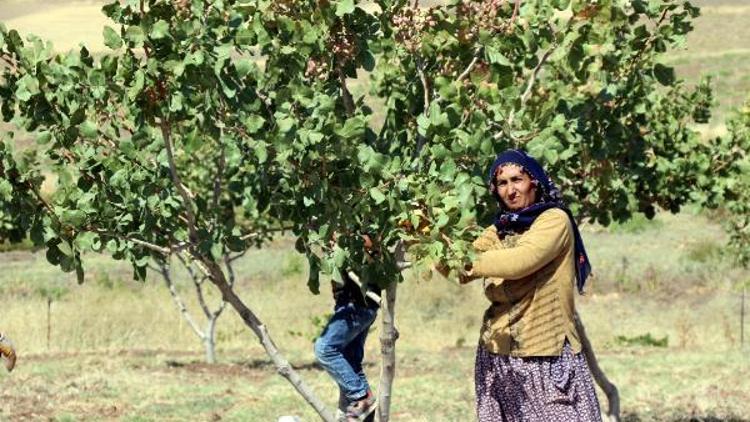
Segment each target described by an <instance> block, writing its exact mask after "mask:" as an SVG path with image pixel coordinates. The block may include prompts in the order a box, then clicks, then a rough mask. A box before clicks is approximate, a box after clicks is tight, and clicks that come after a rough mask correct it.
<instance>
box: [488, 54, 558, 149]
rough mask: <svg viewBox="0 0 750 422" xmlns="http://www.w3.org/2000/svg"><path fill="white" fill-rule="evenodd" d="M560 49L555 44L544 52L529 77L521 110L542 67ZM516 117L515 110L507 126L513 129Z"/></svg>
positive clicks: (522, 97)
mask: <svg viewBox="0 0 750 422" xmlns="http://www.w3.org/2000/svg"><path fill="white" fill-rule="evenodd" d="M557 47H558V44H553V45H552V46H551V47H550V48H549V49H548V50H547V51H545V52H544V55H542V58H541V59H540V60H539V63H537V65H536V66H535V67H534V70H533V71H532V72H531V76H530V77H529V81H528V83H527V84H526V89H525V90H524V92H523V94H522V95H521V105H520V106H519V107H518V109H519V110H523V109H524V107H526V102H528V101H529V98H530V97H531V92H532V89H533V88H534V84H535V83H536V80H537V77H538V76H539V71H540V70H541V69H542V66H544V64H545V63H547V60H548V59H549V56H550V55H552V52H553V51H555V49H556V48H557ZM515 117H516V110H515V109H513V110H511V111H510V114H509V115H508V120H507V123H506V125H507V126H508V127H509V128H511V127H513V120H514V119H515ZM498 138H499V136H497V135H495V139H498Z"/></svg>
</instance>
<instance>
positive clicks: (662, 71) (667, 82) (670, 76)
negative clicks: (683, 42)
mask: <svg viewBox="0 0 750 422" xmlns="http://www.w3.org/2000/svg"><path fill="white" fill-rule="evenodd" d="M654 77H655V78H656V80H657V81H659V83H660V84H662V85H664V86H672V85H674V83H675V80H676V78H675V74H674V68H672V67H669V66H664V65H663V64H661V63H657V64H656V65H654Z"/></svg>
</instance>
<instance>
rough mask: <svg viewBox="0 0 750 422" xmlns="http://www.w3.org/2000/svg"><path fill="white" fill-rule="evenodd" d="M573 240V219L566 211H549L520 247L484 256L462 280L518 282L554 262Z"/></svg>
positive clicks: (485, 253)
mask: <svg viewBox="0 0 750 422" xmlns="http://www.w3.org/2000/svg"><path fill="white" fill-rule="evenodd" d="M571 241H572V240H571V237H570V220H569V218H568V215H567V214H566V213H565V211H563V210H560V209H556V208H555V209H551V210H548V211H545V212H543V213H542V214H541V215H539V217H537V219H536V221H534V223H533V224H532V225H531V227H530V228H529V230H528V231H527V232H526V233H524V234H523V236H522V237H521V238H520V239H519V241H518V244H516V246H514V247H512V248H505V249H495V250H490V251H487V252H484V253H482V254H481V255H480V256H479V257H478V258H477V260H476V261H474V263H473V264H472V267H471V269H467V271H466V274H465V276H464V277H463V278H462V279H461V281H462V282H466V281H471V280H466V281H464V279H466V278H471V279H473V278H479V277H495V278H504V279H506V280H518V279H520V278H523V277H526V276H528V275H531V274H533V273H534V272H536V271H538V270H540V269H541V268H542V267H544V266H545V265H546V264H548V263H549V262H551V261H552V260H553V259H555V258H556V257H557V256H558V255H559V254H560V253H561V252H562V251H563V249H564V248H565V247H566V246H568V245H569V244H570V242H571Z"/></svg>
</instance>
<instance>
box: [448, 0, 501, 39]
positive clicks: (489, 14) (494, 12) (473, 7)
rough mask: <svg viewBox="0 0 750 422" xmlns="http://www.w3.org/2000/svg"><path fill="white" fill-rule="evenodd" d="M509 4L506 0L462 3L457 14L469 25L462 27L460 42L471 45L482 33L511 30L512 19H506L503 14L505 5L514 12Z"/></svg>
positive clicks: (473, 0)
mask: <svg viewBox="0 0 750 422" xmlns="http://www.w3.org/2000/svg"><path fill="white" fill-rule="evenodd" d="M507 3H508V2H507V1H506V0H490V1H482V0H466V1H462V2H461V3H460V4H459V5H458V6H457V7H456V13H457V15H458V16H459V18H460V20H461V21H463V22H466V23H467V24H466V25H462V26H461V27H460V29H459V33H458V38H459V40H461V42H463V43H470V42H473V41H474V40H476V39H477V37H478V36H479V33H480V32H481V31H488V32H492V33H499V32H506V31H508V30H510V28H511V24H512V22H511V19H506V18H504V16H503V15H502V14H501V13H502V12H503V6H505V5H507V9H508V10H509V11H512V10H513V6H512V5H509V4H507ZM511 13H512V12H511ZM511 16H512V15H511Z"/></svg>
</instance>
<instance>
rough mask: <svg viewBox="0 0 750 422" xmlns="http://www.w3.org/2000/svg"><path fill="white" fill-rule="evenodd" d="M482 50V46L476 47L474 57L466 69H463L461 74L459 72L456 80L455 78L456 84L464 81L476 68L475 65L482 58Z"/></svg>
mask: <svg viewBox="0 0 750 422" xmlns="http://www.w3.org/2000/svg"><path fill="white" fill-rule="evenodd" d="M482 50H484V46H483V45H480V46H479V47H477V49H476V50H474V57H473V58H472V59H471V62H470V63H469V65H468V66H466V69H464V71H463V72H461V74H460V75H458V78H456V82H461V81H463V80H464V79H466V78H467V77H468V76H469V74H470V73H471V71H472V70H474V68H475V67H476V65H477V63H479V58H480V57H481V56H482Z"/></svg>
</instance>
